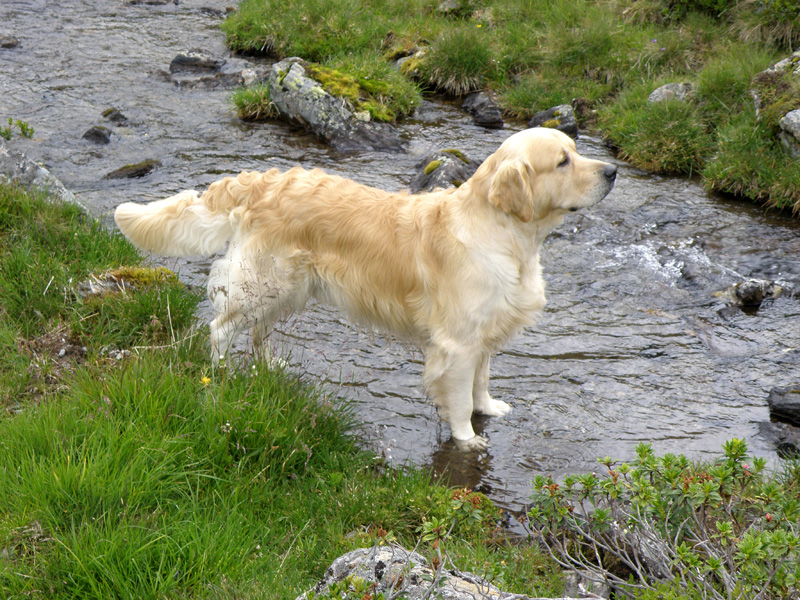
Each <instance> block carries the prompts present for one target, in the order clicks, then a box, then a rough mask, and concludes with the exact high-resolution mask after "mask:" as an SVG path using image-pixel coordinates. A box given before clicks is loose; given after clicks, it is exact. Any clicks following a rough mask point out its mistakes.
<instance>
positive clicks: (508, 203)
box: [489, 158, 535, 223]
mask: <svg viewBox="0 0 800 600" xmlns="http://www.w3.org/2000/svg"><path fill="white" fill-rule="evenodd" d="M534 177H535V173H534V171H533V168H532V167H531V166H530V165H529V164H527V163H526V162H525V161H524V160H522V159H519V158H517V159H514V160H506V161H503V162H502V163H500V166H499V167H498V168H497V171H495V174H494V177H492V183H491V185H490V186H489V202H490V203H491V204H493V205H494V206H496V207H497V208H499V209H500V210H502V211H503V212H506V213H508V214H510V215H513V216H515V217H517V218H518V219H519V220H520V221H522V222H523V223H528V222H530V221H531V220H532V219H533V213H534V206H533V178H534Z"/></svg>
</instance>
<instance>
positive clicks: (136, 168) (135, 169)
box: [103, 159, 161, 179]
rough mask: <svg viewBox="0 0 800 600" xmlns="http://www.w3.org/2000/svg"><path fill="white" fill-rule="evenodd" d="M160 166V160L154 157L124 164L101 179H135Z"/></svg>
mask: <svg viewBox="0 0 800 600" xmlns="http://www.w3.org/2000/svg"><path fill="white" fill-rule="evenodd" d="M160 166H161V162H160V161H157V160H154V159H149V160H143V161H142V162H139V163H135V164H131V165H125V166H124V167H120V168H119V169H116V170H114V171H111V172H110V173H108V174H106V176H105V177H104V178H103V179H137V178H139V177H144V176H145V175H149V174H150V173H152V172H153V171H154V170H156V169H157V168H158V167H160Z"/></svg>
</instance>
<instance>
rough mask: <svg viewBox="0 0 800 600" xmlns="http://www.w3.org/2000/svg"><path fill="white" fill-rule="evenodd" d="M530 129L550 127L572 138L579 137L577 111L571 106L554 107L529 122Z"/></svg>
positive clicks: (537, 114)
mask: <svg viewBox="0 0 800 600" xmlns="http://www.w3.org/2000/svg"><path fill="white" fill-rule="evenodd" d="M528 127H550V128H551V129H558V130H559V131H561V132H563V133H566V134H567V135H568V136H570V137H571V138H577V137H578V121H577V119H575V111H574V110H572V107H571V106H570V105H569V104H562V105H560V106H554V107H553V108H551V109H549V110H544V111H542V112H540V113H536V114H535V115H533V118H532V119H531V120H530V121H529V122H528Z"/></svg>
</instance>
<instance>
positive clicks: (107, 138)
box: [83, 125, 111, 144]
mask: <svg viewBox="0 0 800 600" xmlns="http://www.w3.org/2000/svg"><path fill="white" fill-rule="evenodd" d="M83 139H85V140H87V141H89V142H92V143H93V144H109V143H110V142H111V130H110V129H109V128H108V127H103V126H102V125H95V126H94V127H90V128H89V129H88V130H87V131H86V133H84V134H83Z"/></svg>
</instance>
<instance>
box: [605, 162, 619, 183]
mask: <svg viewBox="0 0 800 600" xmlns="http://www.w3.org/2000/svg"><path fill="white" fill-rule="evenodd" d="M603 175H605V176H606V177H607V178H608V180H609V181H614V180H615V179H616V178H617V165H611V164H608V165H606V166H605V168H604V169H603Z"/></svg>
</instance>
